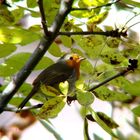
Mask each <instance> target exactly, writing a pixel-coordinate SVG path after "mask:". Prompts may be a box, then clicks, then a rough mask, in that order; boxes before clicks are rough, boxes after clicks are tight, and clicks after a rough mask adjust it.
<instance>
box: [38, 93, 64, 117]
mask: <svg viewBox="0 0 140 140" xmlns="http://www.w3.org/2000/svg"><path fill="white" fill-rule="evenodd" d="M65 103H66V97H65V96H57V97H54V98H51V99H49V100H48V101H46V102H45V103H44V105H43V106H42V107H41V109H40V111H39V113H38V114H37V116H38V117H39V118H42V119H48V118H53V117H56V116H57V115H58V113H59V112H60V111H61V110H62V109H63V107H64V106H65Z"/></svg>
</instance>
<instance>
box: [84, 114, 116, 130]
mask: <svg viewBox="0 0 140 140" xmlns="http://www.w3.org/2000/svg"><path fill="white" fill-rule="evenodd" d="M96 113H97V115H98V117H99V118H100V119H101V120H102V121H103V122H104V123H105V124H106V125H107V126H109V127H110V128H111V129H113V128H117V127H118V126H119V125H118V124H117V123H116V122H115V121H114V120H112V118H110V117H108V116H107V115H106V114H104V113H103V112H96ZM86 118H87V119H88V120H90V121H93V122H95V120H94V118H93V117H92V115H90V114H88V115H86Z"/></svg>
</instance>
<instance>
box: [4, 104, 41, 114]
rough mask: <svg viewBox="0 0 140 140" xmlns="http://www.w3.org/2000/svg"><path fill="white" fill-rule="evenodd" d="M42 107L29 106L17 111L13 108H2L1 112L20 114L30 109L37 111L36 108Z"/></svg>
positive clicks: (39, 105) (38, 105)
mask: <svg viewBox="0 0 140 140" xmlns="http://www.w3.org/2000/svg"><path fill="white" fill-rule="evenodd" d="M42 106H43V104H37V105H34V106H29V107H24V108H22V109H19V110H18V109H17V108H15V107H4V109H3V111H10V112H16V113H18V112H21V111H27V110H31V109H37V108H41V107H42Z"/></svg>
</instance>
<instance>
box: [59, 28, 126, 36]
mask: <svg viewBox="0 0 140 140" xmlns="http://www.w3.org/2000/svg"><path fill="white" fill-rule="evenodd" d="M58 35H66V36H72V35H104V36H112V37H120V36H123V37H126V36H127V32H126V31H125V32H124V31H119V29H116V30H111V31H105V32H94V31H83V32H58Z"/></svg>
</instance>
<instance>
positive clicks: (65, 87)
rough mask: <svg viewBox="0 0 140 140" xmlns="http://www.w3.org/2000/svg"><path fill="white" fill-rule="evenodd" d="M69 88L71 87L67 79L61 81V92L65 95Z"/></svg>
mask: <svg viewBox="0 0 140 140" xmlns="http://www.w3.org/2000/svg"><path fill="white" fill-rule="evenodd" d="M68 88H69V83H68V82H67V81H65V82H61V83H60V84H59V89H60V91H61V93H63V94H64V95H67V94H68Z"/></svg>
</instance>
